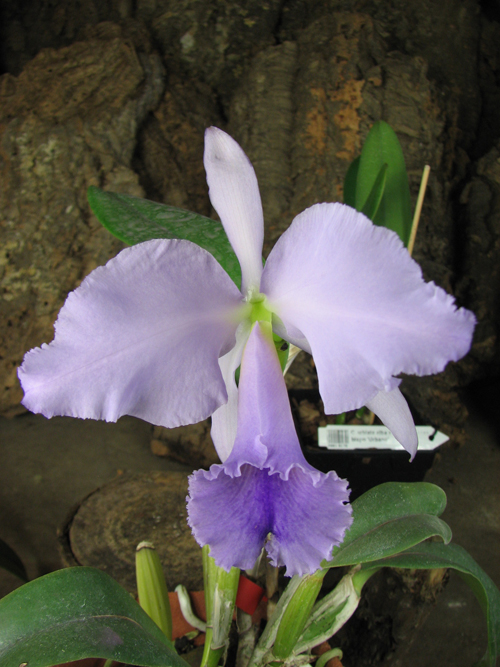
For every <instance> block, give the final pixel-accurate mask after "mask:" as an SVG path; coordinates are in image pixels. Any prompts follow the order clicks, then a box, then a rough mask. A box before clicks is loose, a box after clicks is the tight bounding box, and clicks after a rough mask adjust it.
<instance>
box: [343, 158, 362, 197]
mask: <svg viewBox="0 0 500 667" xmlns="http://www.w3.org/2000/svg"><path fill="white" fill-rule="evenodd" d="M359 160H360V157H359V156H358V157H357V158H356V159H355V160H353V161H352V162H351V164H350V165H349V169H348V170H347V174H346V175H345V179H344V204H347V206H352V208H356V181H357V179H358V170H359Z"/></svg>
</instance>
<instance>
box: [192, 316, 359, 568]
mask: <svg viewBox="0 0 500 667" xmlns="http://www.w3.org/2000/svg"><path fill="white" fill-rule="evenodd" d="M189 495H190V497H189V500H188V515H189V523H190V526H191V528H192V530H193V533H194V535H195V537H196V539H197V540H198V542H199V543H200V544H201V545H204V544H209V545H210V551H211V554H212V556H213V557H214V558H215V561H216V563H217V564H218V565H219V566H221V567H224V568H225V569H229V568H230V567H231V566H236V567H240V568H242V569H248V568H251V567H252V566H253V564H254V562H255V560H256V559H257V557H258V556H259V553H260V551H261V549H262V547H263V546H264V545H265V548H266V550H267V552H268V554H269V556H270V558H271V562H272V563H273V564H274V565H276V566H280V565H286V567H287V575H288V576H292V575H294V574H305V573H308V572H314V571H315V570H317V569H318V568H319V567H320V564H321V561H322V560H323V559H325V558H328V557H329V556H330V554H331V551H332V549H333V547H334V546H336V545H338V544H340V542H341V541H342V539H343V536H344V533H345V531H346V530H347V528H348V527H349V525H350V524H351V508H350V506H349V505H347V504H346V502H347V500H348V497H349V492H348V489H347V482H346V481H345V480H341V479H339V477H338V476H337V475H336V473H334V472H330V473H328V474H326V475H325V474H323V473H321V472H319V471H318V470H315V469H314V468H313V467H312V466H310V465H309V464H308V463H307V461H306V460H305V459H304V456H303V454H302V450H301V448H300V444H299V441H298V438H297V434H296V432H295V428H294V425H293V419H292V415H291V411H290V404H289V401H288V394H287V391H286V386H285V383H284V379H283V375H282V372H281V366H280V363H279V360H278V356H277V353H276V350H275V348H274V344H273V341H272V334H271V328H270V326H269V325H268V324H266V323H257V324H255V325H254V328H253V330H252V333H251V334H250V337H249V339H248V342H247V345H246V347H245V351H244V354H243V359H242V363H241V374H240V384H239V390H238V427H237V433H236V439H235V442H234V447H233V449H232V451H231V454H230V455H229V457H228V459H227V460H226V461H225V463H224V464H222V465H214V466H212V467H211V468H210V470H208V471H204V470H198V471H196V472H195V473H194V474H193V475H192V476H191V478H190V486H189ZM221 526H224V530H221Z"/></svg>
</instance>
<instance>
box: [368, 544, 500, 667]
mask: <svg viewBox="0 0 500 667" xmlns="http://www.w3.org/2000/svg"><path fill="white" fill-rule="evenodd" d="M364 567H365V568H370V569H371V568H373V567H401V568H409V569H423V570H425V569H434V568H441V567H449V568H452V569H454V570H457V572H458V573H459V575H460V576H461V577H462V578H463V579H464V581H465V582H466V583H467V584H468V585H469V586H470V587H471V589H472V591H473V592H474V595H475V596H476V597H477V599H478V601H479V604H480V605H481V608H482V609H483V611H484V613H485V616H486V622H487V625H488V649H487V651H486V654H485V656H484V657H483V658H482V660H481V661H480V662H479V663H478V665H477V667H494V665H495V663H496V658H497V656H499V655H500V591H499V590H498V588H497V587H496V586H495V584H494V582H493V581H492V580H491V579H490V577H489V576H488V575H487V574H486V572H484V570H483V569H482V568H481V567H479V565H478V564H477V563H476V561H475V560H474V559H473V558H472V556H471V555H470V554H468V553H467V551H465V549H463V548H462V547H460V546H458V545H457V544H441V543H440V542H425V543H423V544H419V545H418V546H414V547H412V548H410V549H408V550H406V551H404V552H403V553H400V554H396V555H394V556H391V557H389V558H384V559H383V560H379V561H375V562H372V563H370V564H369V565H366V566H364Z"/></svg>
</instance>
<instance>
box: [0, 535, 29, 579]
mask: <svg viewBox="0 0 500 667" xmlns="http://www.w3.org/2000/svg"><path fill="white" fill-rule="evenodd" d="M0 567H3V569H4V570H7V571H8V572H10V573H11V574H14V575H15V576H16V577H19V579H22V580H23V581H28V575H27V574H26V569H25V567H24V565H23V562H22V561H21V559H20V558H19V556H18V555H17V554H16V552H15V551H14V550H13V549H11V548H10V547H9V545H8V544H6V543H5V542H4V541H3V540H0Z"/></svg>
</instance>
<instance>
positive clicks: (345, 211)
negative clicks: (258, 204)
mask: <svg viewBox="0 0 500 667" xmlns="http://www.w3.org/2000/svg"><path fill="white" fill-rule="evenodd" d="M261 291H262V292H263V293H265V294H266V295H267V297H268V301H269V304H270V306H271V308H272V309H273V310H274V311H275V312H276V314H277V315H278V316H279V318H281V320H282V322H283V324H284V325H285V327H286V328H288V327H290V328H291V330H292V331H297V330H298V331H299V332H301V333H302V334H303V335H304V336H305V338H306V339H307V341H308V343H309V345H310V348H311V350H312V353H313V356H314V362H315V364H316V367H317V369H318V379H319V387H320V392H321V396H322V398H323V401H324V405H325V411H326V412H328V413H339V412H345V411H347V410H351V409H355V408H358V407H360V406H362V405H366V403H367V402H368V401H370V400H371V399H373V398H374V396H375V395H376V394H377V393H378V392H379V391H385V392H390V391H392V390H393V389H395V388H396V387H397V386H398V384H399V381H398V380H397V379H396V378H394V376H395V375H398V374H399V373H402V372H404V373H410V374H416V375H427V374H430V373H438V372H440V371H442V370H443V369H444V367H445V366H446V364H447V363H448V361H457V360H458V359H460V358H461V357H463V356H464V355H465V354H466V353H467V351H468V350H469V348H470V345H471V340H472V334H473V330H474V325H475V317H474V315H473V314H472V313H471V312H470V311H468V310H465V309H464V308H460V309H458V310H457V308H456V306H455V303H454V300H453V298H452V297H451V296H449V295H448V294H446V292H445V291H444V290H442V289H441V288H439V287H437V286H436V285H434V283H425V282H424V280H423V278H422V272H421V270H420V267H419V266H418V264H417V263H416V262H414V261H413V260H412V259H411V257H410V256H409V254H408V252H407V250H406V249H405V248H404V246H403V244H402V242H401V241H400V239H399V238H398V236H397V235H396V234H394V233H393V232H391V231H389V230H387V229H385V228H383V227H377V226H375V225H373V224H372V223H371V222H370V221H369V220H368V218H366V217H365V216H364V215H362V214H361V213H358V212H357V211H355V210H354V209H352V208H350V207H348V206H344V205H342V204H316V205H315V206H312V207H311V208H309V209H307V210H305V211H304V212H303V213H301V214H300V215H298V216H297V217H296V218H295V220H294V221H293V223H292V225H291V226H290V228H289V229H288V230H287V231H286V232H285V233H284V234H283V235H282V237H281V238H280V239H279V241H278V242H277V244H276V245H275V246H274V248H273V250H272V251H271V253H270V255H269V257H268V259H267V262H266V266H265V269H264V272H263V275H262V281H261ZM285 337H286V336H285ZM295 338H297V336H296V335H295Z"/></svg>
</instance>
